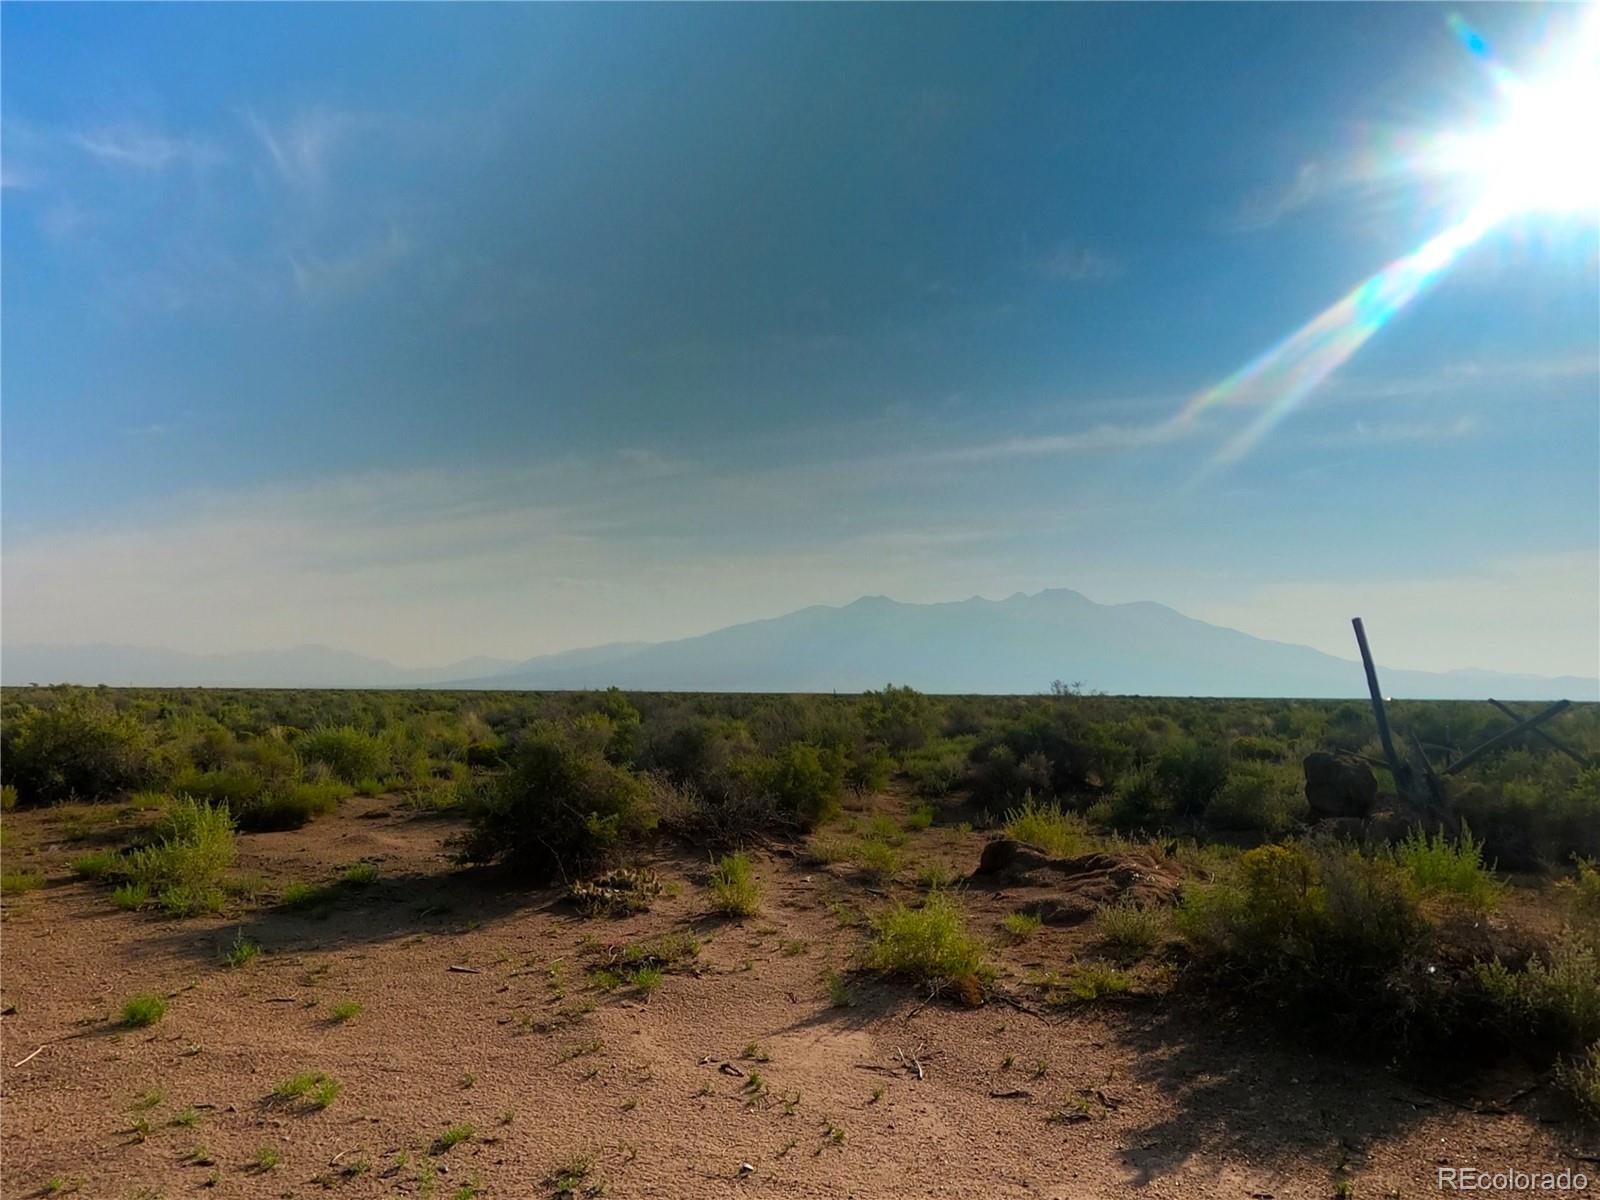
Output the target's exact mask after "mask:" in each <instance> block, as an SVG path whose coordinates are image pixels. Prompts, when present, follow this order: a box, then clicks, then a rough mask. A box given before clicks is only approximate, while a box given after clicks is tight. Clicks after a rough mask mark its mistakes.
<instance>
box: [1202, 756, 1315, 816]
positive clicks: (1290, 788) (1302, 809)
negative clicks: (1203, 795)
mask: <svg viewBox="0 0 1600 1200" xmlns="http://www.w3.org/2000/svg"><path fill="white" fill-rule="evenodd" d="M1305 813H1306V800H1305V793H1304V789H1303V786H1302V782H1301V778H1300V773H1299V771H1298V770H1297V769H1296V768H1294V767H1291V766H1280V765H1275V764H1270V763H1263V762H1256V761H1253V760H1246V761H1243V762H1235V763H1234V764H1233V767H1232V769H1231V770H1230V771H1229V772H1228V777H1227V779H1226V780H1225V781H1224V783H1223V784H1222V787H1221V788H1219V789H1218V791H1217V794H1216V796H1215V797H1214V798H1213V799H1212V801H1211V803H1210V804H1209V805H1207V806H1206V810H1205V823H1206V824H1207V825H1208V826H1210V827H1211V828H1212V829H1220V830H1232V831H1239V832H1249V833H1265V834H1280V833H1283V832H1285V831H1286V830H1288V829H1290V828H1292V827H1293V826H1294V825H1295V824H1296V823H1297V822H1298V821H1299V820H1301V819H1302V818H1303V817H1304V816H1305Z"/></svg>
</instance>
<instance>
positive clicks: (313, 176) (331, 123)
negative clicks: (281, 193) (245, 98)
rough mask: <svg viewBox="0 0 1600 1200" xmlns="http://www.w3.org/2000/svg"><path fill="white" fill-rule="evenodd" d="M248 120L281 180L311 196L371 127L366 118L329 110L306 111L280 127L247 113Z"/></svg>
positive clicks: (283, 122) (253, 112)
mask: <svg viewBox="0 0 1600 1200" xmlns="http://www.w3.org/2000/svg"><path fill="white" fill-rule="evenodd" d="M244 119H245V124H246V125H247V126H248V127H249V129H250V131H251V132H252V133H253V134H255V136H256V140H257V141H258V142H259V143H260V145H261V147H262V149H264V150H265V151H266V154H267V159H268V161H269V162H270V163H271V165H272V167H273V169H274V171H275V172H276V173H277V174H278V176H279V177H280V178H281V179H282V180H283V181H284V182H285V183H287V184H288V185H289V186H290V187H293V188H296V189H298V190H302V191H308V192H314V191H317V190H320V189H321V188H322V187H323V186H325V184H326V183H327V180H328V174H329V170H330V168H331V166H332V163H333V159H334V156H335V154H336V153H337V152H338V151H339V149H340V148H341V147H342V146H343V145H344V144H345V143H346V142H347V141H348V140H349V139H350V137H351V136H352V135H353V134H355V133H356V132H358V131H359V130H360V129H362V128H363V127H365V126H369V125H370V124H371V121H370V118H367V117H365V116H361V115H358V114H356V113H349V112H341V111H339V110H337V109H333V108H327V107H315V108H308V109H303V110H301V111H300V112H298V113H296V114H295V115H294V116H293V117H291V118H290V119H289V120H287V121H282V122H278V123H273V122H271V121H268V120H267V119H266V118H264V117H262V116H261V115H260V114H258V113H257V112H255V110H253V109H246V110H245V112H244Z"/></svg>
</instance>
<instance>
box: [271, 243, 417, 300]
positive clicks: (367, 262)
mask: <svg viewBox="0 0 1600 1200" xmlns="http://www.w3.org/2000/svg"><path fill="white" fill-rule="evenodd" d="M411 251H412V241H411V237H410V235H409V234H407V233H406V232H405V230H403V229H401V228H400V227H399V226H397V225H391V226H390V227H389V230H388V232H387V233H385V234H383V235H381V236H379V237H376V238H373V239H372V240H370V241H368V242H366V243H364V244H362V245H359V246H356V247H354V248H352V249H350V250H346V251H344V252H342V253H340V254H335V255H331V256H328V257H316V256H312V255H293V254H291V255H290V256H289V262H290V266H291V268H292V269H293V271H294V282H295V287H296V288H298V289H299V291H300V294H301V295H302V296H305V297H308V298H320V297H331V296H339V295H345V294H348V293H350V292H355V291H359V290H361V289H362V288H364V287H366V286H367V285H368V284H370V283H372V282H373V281H374V280H376V279H377V278H378V277H379V276H381V275H382V274H384V272H386V271H387V270H388V269H389V268H390V267H391V266H393V265H394V264H395V263H397V262H399V261H400V260H401V259H403V258H405V257H406V256H407V255H409V254H410V253H411Z"/></svg>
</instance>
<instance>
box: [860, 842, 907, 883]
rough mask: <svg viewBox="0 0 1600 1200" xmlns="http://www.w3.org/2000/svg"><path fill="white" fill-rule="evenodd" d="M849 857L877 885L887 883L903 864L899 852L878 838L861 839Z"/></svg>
mask: <svg viewBox="0 0 1600 1200" xmlns="http://www.w3.org/2000/svg"><path fill="white" fill-rule="evenodd" d="M850 857H851V859H852V860H853V861H854V862H855V864H856V866H858V867H860V868H861V870H862V871H863V872H864V873H865V874H866V876H867V878H868V879H870V880H872V882H874V883H877V884H884V883H888V882H889V880H891V879H893V878H894V877H895V876H896V875H898V874H899V873H900V868H901V866H902V865H903V864H904V858H903V856H902V855H901V853H900V851H899V850H897V849H896V848H895V847H893V846H891V845H890V844H889V843H888V842H886V841H883V840H882V839H880V838H862V839H861V841H859V842H857V843H856V846H855V850H854V852H853V853H852V854H851V856H850Z"/></svg>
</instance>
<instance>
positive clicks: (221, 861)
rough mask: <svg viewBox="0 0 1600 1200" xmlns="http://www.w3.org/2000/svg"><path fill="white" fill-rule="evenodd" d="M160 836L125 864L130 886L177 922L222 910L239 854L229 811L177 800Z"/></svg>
mask: <svg viewBox="0 0 1600 1200" xmlns="http://www.w3.org/2000/svg"><path fill="white" fill-rule="evenodd" d="M159 831H160V840H159V841H157V842H155V843H154V844H152V845H149V846H141V847H139V848H138V849H137V850H134V851H133V852H132V853H131V854H128V855H127V856H126V857H125V858H124V860H123V869H124V873H125V874H126V875H127V878H128V882H129V883H131V884H143V885H144V887H145V889H146V895H147V896H153V897H154V898H155V902H156V904H157V905H158V906H160V907H161V908H162V909H163V910H164V911H165V912H167V913H170V914H171V915H173V916H180V917H183V916H193V915H194V914H196V913H201V912H215V911H216V910H217V909H219V908H221V907H222V905H223V902H224V899H225V897H224V896H223V892H222V883H223V880H224V877H225V876H226V874H227V872H228V870H229V869H230V868H231V867H232V866H233V862H234V858H235V856H236V854H237V848H236V847H235V845H234V835H233V817H232V816H231V815H229V812H228V808H227V805H225V804H218V805H216V806H213V805H211V804H210V803H209V802H208V801H204V800H195V799H193V798H192V797H189V796H178V797H176V798H175V799H173V800H172V801H170V802H169V803H168V805H167V808H166V811H165V813H164V814H163V816H162V818H161V823H160V825H159ZM113 899H114V900H115V898H113Z"/></svg>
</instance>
